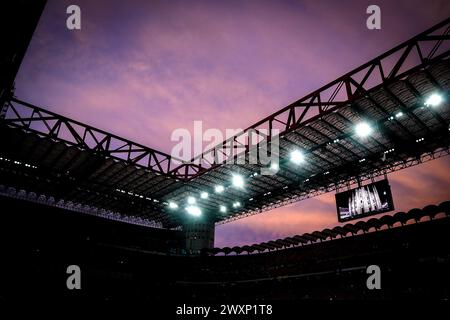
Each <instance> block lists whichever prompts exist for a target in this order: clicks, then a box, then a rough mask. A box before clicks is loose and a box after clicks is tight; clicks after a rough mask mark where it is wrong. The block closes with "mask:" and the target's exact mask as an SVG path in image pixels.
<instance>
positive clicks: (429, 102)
mask: <svg viewBox="0 0 450 320" xmlns="http://www.w3.org/2000/svg"><path fill="white" fill-rule="evenodd" d="M442 101H444V98H443V97H442V96H441V95H440V94H438V93H433V94H431V95H430V96H429V97H428V98H427V99H426V100H425V106H427V107H437V106H438V105H440V104H441V103H442Z"/></svg>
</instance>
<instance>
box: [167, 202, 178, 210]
mask: <svg viewBox="0 0 450 320" xmlns="http://www.w3.org/2000/svg"><path fill="white" fill-rule="evenodd" d="M169 208H170V209H177V208H178V205H177V204H176V203H175V202H172V201H170V202H169Z"/></svg>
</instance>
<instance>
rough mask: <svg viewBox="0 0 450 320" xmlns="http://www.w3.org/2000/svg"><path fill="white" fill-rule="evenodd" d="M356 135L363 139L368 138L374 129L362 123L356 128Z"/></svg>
mask: <svg viewBox="0 0 450 320" xmlns="http://www.w3.org/2000/svg"><path fill="white" fill-rule="evenodd" d="M355 132H356V135H358V136H359V137H361V138H364V137H367V136H368V135H370V134H371V133H372V132H373V129H372V127H371V126H370V125H369V124H368V123H367V122H360V123H358V124H357V125H356V126H355Z"/></svg>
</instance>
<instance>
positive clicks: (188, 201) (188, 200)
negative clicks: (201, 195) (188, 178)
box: [187, 197, 196, 204]
mask: <svg viewBox="0 0 450 320" xmlns="http://www.w3.org/2000/svg"><path fill="white" fill-rule="evenodd" d="M195 202H196V200H195V198H194V197H188V198H187V203H188V204H195Z"/></svg>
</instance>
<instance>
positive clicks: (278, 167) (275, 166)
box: [270, 162, 280, 171]
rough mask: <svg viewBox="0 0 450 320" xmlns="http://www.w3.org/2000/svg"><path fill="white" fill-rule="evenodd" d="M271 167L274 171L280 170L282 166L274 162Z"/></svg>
mask: <svg viewBox="0 0 450 320" xmlns="http://www.w3.org/2000/svg"><path fill="white" fill-rule="evenodd" d="M270 169H272V170H273V171H278V170H279V169H280V166H279V165H278V163H276V162H274V163H272V164H271V165H270Z"/></svg>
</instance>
